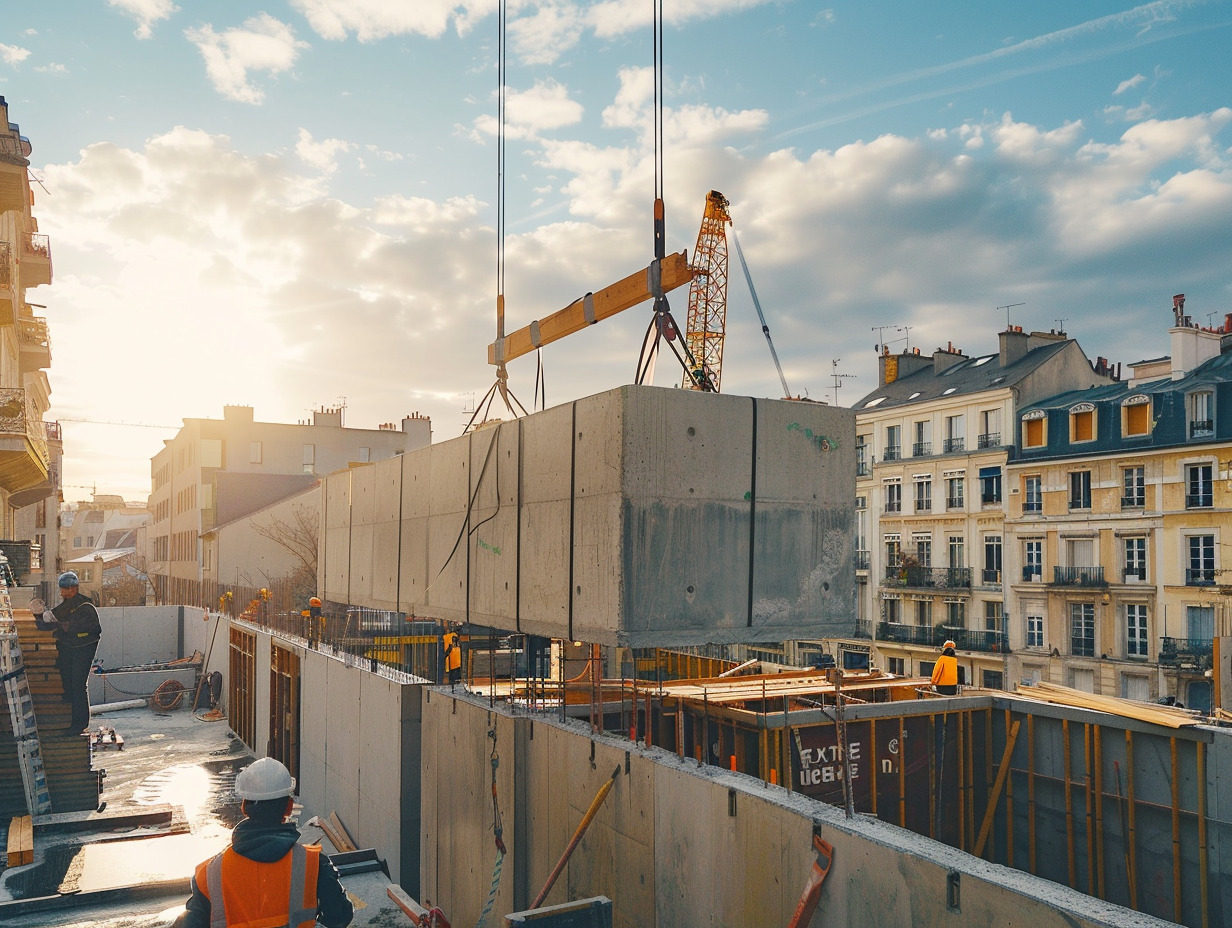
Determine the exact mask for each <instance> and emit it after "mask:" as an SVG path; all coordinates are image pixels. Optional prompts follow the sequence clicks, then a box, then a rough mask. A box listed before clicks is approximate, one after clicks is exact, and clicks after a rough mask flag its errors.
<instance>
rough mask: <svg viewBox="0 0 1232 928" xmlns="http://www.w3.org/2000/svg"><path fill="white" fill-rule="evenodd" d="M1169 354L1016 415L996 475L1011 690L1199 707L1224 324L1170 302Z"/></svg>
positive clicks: (1228, 367)
mask: <svg viewBox="0 0 1232 928" xmlns="http://www.w3.org/2000/svg"><path fill="white" fill-rule="evenodd" d="M1173 312H1174V316H1175V318H1174V323H1175V325H1174V326H1173V328H1171V329H1170V330H1169V336H1170V339H1171V354H1170V355H1169V356H1167V357H1162V358H1155V359H1151V360H1147V361H1141V362H1138V363H1136V364H1133V365H1131V370H1132V377H1131V378H1130V379H1129V380H1128V382H1126V383H1117V384H1113V385H1109V386H1105V387H1100V388H1097V389H1094V390H1088V391H1071V392H1067V393H1062V394H1059V395H1057V396H1054V397H1050V398H1048V399H1047V400H1044V401H1042V402H1039V403H1035V404H1032V405H1029V406H1026V407H1024V408H1023V409H1022V410H1021V412H1020V433H1021V444H1020V448H1019V454H1018V456H1017V460H1015V461H1014V462H1012V463H1011V464H1010V466H1009V468H1008V471H1007V482H1008V484H1009V485H1010V486H1011V487H1012V492H1011V495H1010V497H1009V498H1008V509H1007V515H1006V526H1005V527H1006V570H1007V575H1008V578H1009V583H1008V590H1009V599H1010V602H1011V604H1012V605H1010V607H1009V608H1010V615H1011V621H1010V623H1009V640H1010V646H1011V648H1012V651H1013V654H1014V663H1015V665H1016V668H1015V671H1014V678H1015V679H1018V680H1027V681H1032V680H1049V681H1052V682H1057V683H1063V684H1065V685H1068V686H1073V687H1076V688H1078V689H1082V690H1086V691H1088V692H1098V693H1106V694H1111V695H1118V696H1124V697H1128V698H1132V699H1142V700H1147V699H1155V698H1159V697H1173V698H1175V699H1177V700H1178V701H1180V702H1182V703H1184V704H1185V705H1188V706H1190V707H1192V708H1208V707H1209V706H1210V702H1211V695H1210V689H1211V681H1210V680H1209V679H1208V678H1207V676H1206V672H1207V671H1208V670H1209V669H1210V668H1211V666H1212V662H1211V661H1212V648H1213V644H1212V641H1213V637H1214V636H1215V635H1217V634H1228V633H1229V628H1230V627H1232V613H1230V611H1229V602H1230V600H1229V597H1230V596H1232V582H1229V581H1228V580H1227V579H1226V574H1225V571H1226V570H1227V566H1228V565H1230V564H1232V561H1229V558H1228V556H1227V555H1226V554H1225V553H1223V552H1224V551H1225V550H1226V549H1227V547H1228V545H1229V543H1232V537H1229V532H1230V531H1232V521H1230V516H1229V514H1230V513H1232V485H1230V481H1232V350H1230V349H1232V334H1230V333H1232V314H1230V315H1229V316H1228V317H1227V319H1226V320H1225V323H1224V325H1223V326H1222V327H1221V328H1218V329H1214V328H1201V327H1198V326H1196V325H1194V324H1193V321H1192V319H1191V318H1190V317H1188V316H1186V315H1185V313H1184V296H1183V295H1178V296H1177V297H1175V298H1174V306H1173Z"/></svg>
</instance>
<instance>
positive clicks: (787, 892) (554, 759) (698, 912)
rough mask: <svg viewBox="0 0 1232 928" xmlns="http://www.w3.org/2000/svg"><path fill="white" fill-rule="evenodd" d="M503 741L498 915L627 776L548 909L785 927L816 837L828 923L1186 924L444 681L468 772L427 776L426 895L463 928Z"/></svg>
mask: <svg viewBox="0 0 1232 928" xmlns="http://www.w3.org/2000/svg"><path fill="white" fill-rule="evenodd" d="M493 731H494V732H495V735H496V738H495V746H496V750H497V754H498V757H499V765H498V767H497V783H496V787H497V797H498V803H499V805H500V808H501V811H502V825H503V832H504V835H503V836H504V841H505V843H506V845H507V846H508V847H509V849H510V856H511V857H512V859H506V860H505V861H504V863H503V874H502V880H501V885H500V888H499V892H498V902H497V905H498V909H497V911H501V910H503V911H506V912H508V911H517V910H518V909H521V908H524V907H525V905H526V902H525V900H527V899H529V898H533V897H534V896H535V895H536V893H537V892H538V890H539V888H540V887H541V886H542V885H543V884H544V882H545V880H546V878H547V876H548V874H549V872H550V871H551V869H552V867H553V866H555V864H556V862H557V860H558V858H559V856H560V854H561V852H562V851H563V850H564V848H565V846H566V845H567V843H568V841H569V838H570V837H571V836H572V834H573V831H574V829H575V828H576V827H577V824H578V822H579V821H580V820H581V818H582V816H583V815H584V813H585V811H586V809H587V807H588V806H589V804H590V802H591V800H592V798H593V797H594V796H595V794H596V793H597V792H598V790H599V787H600V786H601V785H602V784H603V783H604V781H606V780H607V778H608V777H609V776H611V774H612V771H613V770H614V769H616V768H619V770H620V773H619V774H618V776H617V777H616V782H615V786H614V787H613V789H612V791H611V793H610V795H609V796H608V798H607V800H606V802H605V803H604V805H603V806H602V807H601V808H600V810H599V812H598V814H597V816H596V818H595V820H594V823H593V824H592V825H591V826H590V830H589V831H588V832H587V834H586V836H585V838H583V840H582V841H581V843H580V844H579V846H578V848H577V850H576V851H575V852H574V855H573V857H572V859H571V861H570V863H569V864H568V866H567V868H566V870H565V872H564V874H563V875H562V876H561V877H560V879H559V880H558V882H557V884H556V887H555V888H554V889H553V891H552V892H551V894H549V896H548V897H547V903H548V904H554V903H558V902H563V901H566V900H569V899H578V898H584V897H587V896H593V895H605V896H608V897H609V898H611V899H612V900H613V904H614V911H613V924H614V925H618V926H639V928H645V926H655V925H658V926H665V928H666V926H672V928H678V926H680V928H689V926H698V928H701V926H714V925H733V926H735V925H762V924H765V925H774V924H786V923H787V921H788V920H789V918H790V917H791V915H792V912H793V911H794V909H795V905H796V903H797V901H798V899H799V895H800V892H801V890H802V889H803V887H804V885H805V880H806V878H807V876H808V873H809V870H810V868H811V866H812V863H813V860H814V859H815V854H814V853H813V850H812V846H811V840H812V834H813V830H814V828H817V829H819V831H820V833H821V835H822V837H823V838H824V839H825V840H827V841H829V842H830V843H831V844H832V845H833V846H834V864H833V867H832V869H831V871H830V874H829V877H828V879H827V881H826V884H825V886H824V888H823V891H822V897H821V904H820V906H819V908H818V912H817V914H816V916H815V917H814V920H813V924H817V925H831V924H834V925H844V926H847V928H899V926H901V928H932V926H947V928H949V926H960V925H961V926H968V925H997V926H1023V928H1027V926H1029V928H1052V926H1056V928H1062V926H1064V928H1075V926H1082V928H1096V926H1100V928H1113V926H1116V928H1148V926H1162V925H1165V924H1169V923H1168V922H1163V921H1160V920H1159V919H1156V918H1153V917H1151V916H1147V915H1141V914H1139V913H1135V912H1132V911H1130V910H1128V909H1124V908H1121V907H1119V906H1116V905H1112V904H1110V903H1106V902H1101V901H1100V900H1097V899H1093V898H1091V897H1089V896H1086V895H1084V894H1082V893H1079V892H1077V891H1075V890H1071V889H1069V888H1067V887H1064V886H1059V885H1057V884H1055V883H1052V882H1049V881H1047V880H1042V879H1039V878H1036V877H1032V876H1030V875H1029V874H1025V873H1022V872H1019V871H1017V870H1012V869H1009V868H1007V867H1003V866H999V865H997V864H992V863H987V862H985V861H983V860H980V859H978V858H975V857H972V856H970V855H968V854H965V853H963V852H960V851H956V850H954V849H952V848H949V847H946V846H944V845H942V844H939V843H937V842H935V841H932V840H930V839H927V838H923V837H920V836H918V835H914V834H912V833H910V832H907V831H905V830H903V829H900V828H897V827H894V826H891V825H888V824H885V823H883V822H880V821H876V820H870V819H867V818H865V817H859V816H857V817H856V818H855V819H852V820H847V819H846V818H844V816H843V813H842V811H841V810H840V809H837V808H835V807H833V806H829V805H826V804H823V803H819V802H815V801H812V800H809V799H807V798H806V797H803V796H800V795H799V794H791V793H788V792H787V791H786V790H783V789H781V788H779V787H771V786H766V785H764V784H762V783H761V782H760V781H757V780H755V779H752V778H750V777H747V776H742V775H739V774H733V773H730V772H728V771H725V770H722V769H720V768H715V767H701V766H699V765H697V764H696V763H695V762H693V761H684V760H680V759H679V758H677V757H676V756H675V755H673V754H668V753H666V752H664V751H662V750H660V749H657V748H650V749H647V748H645V747H642V746H637V745H631V744H629V743H627V742H625V741H622V740H618V739H616V738H614V737H611V736H600V737H598V738H592V737H591V735H590V733H589V728H588V727H587V726H584V725H582V724H580V723H560V722H558V721H553V720H548V719H545V718H543V717H535V718H531V717H527V716H516V715H510V714H509V713H507V712H506V711H505V710H503V709H501V708H497V709H492V708H489V706H488V705H487V703H486V702H482V701H479V700H475V699H473V698H472V697H462V696H454V695H450V693H449V692H448V690H447V689H441V688H435V689H432V690H431V692H430V697H429V698H427V699H426V700H425V702H424V706H423V738H424V745H425V751H432V752H434V753H438V754H440V753H442V752H448V755H449V757H450V760H451V762H449V763H432V764H426V765H425V767H424V776H425V780H424V783H423V815H424V820H423V831H422V833H423V835H424V866H423V871H422V874H423V885H422V895H423V896H424V897H427V898H430V899H432V901H433V902H435V903H436V904H438V905H440V906H441V907H442V909H443V910H444V911H445V913H446V915H447V916H448V917H449V918H450V920H451V922H452V923H453V924H464V925H465V924H473V923H474V922H475V921H476V919H477V918H478V916H479V913H480V910H481V908H482V906H483V904H484V901H485V899H486V892H485V890H486V887H487V885H488V882H489V879H490V875H491V872H492V866H493V863H494V859H495V851H494V846H493V839H492V833H491V822H492V808H491V805H492V803H491V770H492V768H491V764H490V754H491V750H492V745H493V740H492V738H491V737H490V736H489V732H493ZM592 746H593V748H592ZM592 750H593V753H592ZM510 884H512V885H510ZM510 903H512V904H513V905H512V906H510Z"/></svg>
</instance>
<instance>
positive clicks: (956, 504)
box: [945, 496, 963, 509]
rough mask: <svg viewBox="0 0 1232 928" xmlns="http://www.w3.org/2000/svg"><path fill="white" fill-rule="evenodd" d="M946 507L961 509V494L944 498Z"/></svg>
mask: <svg viewBox="0 0 1232 928" xmlns="http://www.w3.org/2000/svg"><path fill="white" fill-rule="evenodd" d="M945 508H946V509H962V508H963V498H962V497H961V496H947V497H946V498H945Z"/></svg>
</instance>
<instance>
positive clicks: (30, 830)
mask: <svg viewBox="0 0 1232 928" xmlns="http://www.w3.org/2000/svg"><path fill="white" fill-rule="evenodd" d="M32 863H34V820H33V819H32V818H31V817H30V816H29V815H19V816H17V817H15V818H13V819H12V821H10V822H9V842H8V865H9V866H10V867H24V866H25V865H26V864H32Z"/></svg>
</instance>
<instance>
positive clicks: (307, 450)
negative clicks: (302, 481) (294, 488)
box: [304, 445, 317, 474]
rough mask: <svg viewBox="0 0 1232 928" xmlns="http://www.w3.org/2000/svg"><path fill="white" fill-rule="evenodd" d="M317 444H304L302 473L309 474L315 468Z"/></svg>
mask: <svg viewBox="0 0 1232 928" xmlns="http://www.w3.org/2000/svg"><path fill="white" fill-rule="evenodd" d="M316 463H317V446H316V445H304V473H305V474H311V473H313V472H314V471H315V470H316Z"/></svg>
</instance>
